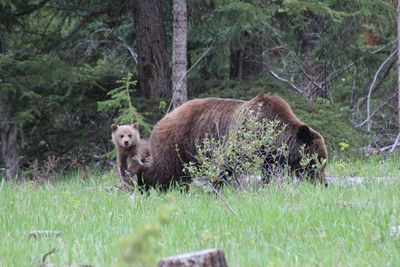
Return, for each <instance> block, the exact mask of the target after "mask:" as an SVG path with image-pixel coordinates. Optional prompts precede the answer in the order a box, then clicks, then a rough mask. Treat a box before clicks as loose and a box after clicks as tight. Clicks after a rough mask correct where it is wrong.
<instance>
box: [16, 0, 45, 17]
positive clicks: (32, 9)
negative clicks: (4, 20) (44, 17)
mask: <svg viewBox="0 0 400 267" xmlns="http://www.w3.org/2000/svg"><path fill="white" fill-rule="evenodd" d="M49 1H50V0H42V1H40V2H38V3H37V4H34V5H31V6H30V7H29V8H27V9H25V10H22V11H20V12H17V13H14V16H17V17H19V16H25V15H30V14H32V13H33V12H35V11H36V10H38V9H41V8H42V7H44V5H46V4H47V3H48V2H49Z"/></svg>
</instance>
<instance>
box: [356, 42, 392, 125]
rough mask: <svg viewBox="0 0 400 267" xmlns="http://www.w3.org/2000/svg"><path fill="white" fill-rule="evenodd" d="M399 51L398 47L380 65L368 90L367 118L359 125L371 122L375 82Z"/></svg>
mask: <svg viewBox="0 0 400 267" xmlns="http://www.w3.org/2000/svg"><path fill="white" fill-rule="evenodd" d="M396 53H397V48H396V49H395V50H394V51H393V52H392V53H391V54H390V55H389V57H387V58H386V59H385V60H384V61H383V62H382V64H381V65H380V66H379V68H378V70H377V71H376V73H375V75H374V79H373V80H372V83H371V85H370V87H369V90H368V98H367V118H366V119H365V120H364V121H363V122H362V123H361V124H359V125H357V127H361V126H362V125H364V124H365V123H367V122H369V121H370V119H371V111H370V100H371V95H372V89H373V88H374V86H375V82H376V80H377V78H378V76H379V74H380V73H381V71H382V69H383V67H384V66H385V65H386V63H387V62H389V60H390V59H391V58H392V57H393V56H394V55H396ZM367 130H368V131H370V130H371V125H370V123H368V125H367Z"/></svg>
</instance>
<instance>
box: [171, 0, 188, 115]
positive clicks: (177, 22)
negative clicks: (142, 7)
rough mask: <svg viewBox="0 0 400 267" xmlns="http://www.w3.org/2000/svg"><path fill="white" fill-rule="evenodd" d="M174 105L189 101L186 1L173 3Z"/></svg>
mask: <svg viewBox="0 0 400 267" xmlns="http://www.w3.org/2000/svg"><path fill="white" fill-rule="evenodd" d="M173 5H174V7H173V21H174V22H173V28H174V34H173V45H172V94H173V95H172V104H173V108H174V109H175V108H177V107H178V106H180V105H182V104H183V103H185V102H186V101H187V76H186V68H187V7H186V0H174V2H173Z"/></svg>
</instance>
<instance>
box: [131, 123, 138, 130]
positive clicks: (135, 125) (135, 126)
mask: <svg viewBox="0 0 400 267" xmlns="http://www.w3.org/2000/svg"><path fill="white" fill-rule="evenodd" d="M132 127H133V128H135V129H136V130H139V123H138V122H135V123H134V124H132Z"/></svg>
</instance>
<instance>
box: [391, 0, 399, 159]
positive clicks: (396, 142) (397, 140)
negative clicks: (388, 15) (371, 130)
mask: <svg viewBox="0 0 400 267" xmlns="http://www.w3.org/2000/svg"><path fill="white" fill-rule="evenodd" d="M397 119H398V124H399V125H398V128H399V132H398V133H397V137H396V140H395V142H394V144H393V147H392V149H391V152H393V151H394V149H395V148H396V146H397V144H398V142H399V138H400V0H397ZM399 160H400V156H399Z"/></svg>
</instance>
